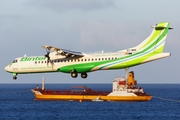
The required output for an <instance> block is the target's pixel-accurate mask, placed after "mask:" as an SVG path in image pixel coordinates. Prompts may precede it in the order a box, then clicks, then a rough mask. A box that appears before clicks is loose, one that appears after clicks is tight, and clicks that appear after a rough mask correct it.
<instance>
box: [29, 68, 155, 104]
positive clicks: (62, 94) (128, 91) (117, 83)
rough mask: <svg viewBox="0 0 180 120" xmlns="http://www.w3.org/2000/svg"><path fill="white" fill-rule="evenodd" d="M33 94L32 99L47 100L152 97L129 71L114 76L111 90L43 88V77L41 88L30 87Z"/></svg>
mask: <svg viewBox="0 0 180 120" xmlns="http://www.w3.org/2000/svg"><path fill="white" fill-rule="evenodd" d="M31 90H32V92H33V93H34V95H35V97H36V98H35V99H34V100H37V101H38V100H40V101H41V100H48V101H79V102H82V101H97V102H102V101H131V102H132V101H133V102H135V101H148V100H150V99H151V98H152V96H151V95H147V94H146V93H145V92H144V91H143V88H142V87H137V81H135V80H134V73H133V72H129V77H128V78H127V77H126V78H124V77H120V78H115V80H114V81H113V89H112V91H95V90H91V88H87V87H86V86H73V87H72V90H50V89H44V78H43V81H42V88H38V87H37V88H35V89H31Z"/></svg>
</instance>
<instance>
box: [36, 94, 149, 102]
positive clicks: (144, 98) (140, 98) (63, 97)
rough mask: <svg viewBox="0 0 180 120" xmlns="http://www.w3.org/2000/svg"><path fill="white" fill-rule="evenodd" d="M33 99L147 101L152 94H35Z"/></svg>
mask: <svg viewBox="0 0 180 120" xmlns="http://www.w3.org/2000/svg"><path fill="white" fill-rule="evenodd" d="M35 97H36V99H34V100H47V101H92V100H95V99H97V98H98V97H100V98H101V100H103V101H134V102H136V101H148V100H150V99H151V98H152V96H99V95H37V94H35Z"/></svg>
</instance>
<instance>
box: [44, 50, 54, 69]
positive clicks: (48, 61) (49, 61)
mask: <svg viewBox="0 0 180 120" xmlns="http://www.w3.org/2000/svg"><path fill="white" fill-rule="evenodd" d="M49 54H50V50H49V49H48V50H47V54H46V55H44V56H45V57H47V66H48V67H49V63H51V65H52V66H53V63H52V62H51V59H50V57H49Z"/></svg>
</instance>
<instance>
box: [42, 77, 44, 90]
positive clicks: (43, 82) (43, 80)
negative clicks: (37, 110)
mask: <svg viewBox="0 0 180 120" xmlns="http://www.w3.org/2000/svg"><path fill="white" fill-rule="evenodd" d="M42 90H44V75H43V78H42Z"/></svg>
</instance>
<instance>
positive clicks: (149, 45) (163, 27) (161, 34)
mask: <svg viewBox="0 0 180 120" xmlns="http://www.w3.org/2000/svg"><path fill="white" fill-rule="evenodd" d="M169 25H170V23H168V22H164V23H159V24H156V26H152V27H153V28H154V29H153V31H152V33H151V35H150V36H149V37H147V38H146V39H145V40H144V41H143V42H142V43H140V44H139V45H138V46H136V47H133V48H130V49H127V52H140V51H146V50H147V49H151V52H159V53H161V52H163V49H164V45H165V41H166V37H167V33H168V30H169V29H172V28H169Z"/></svg>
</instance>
